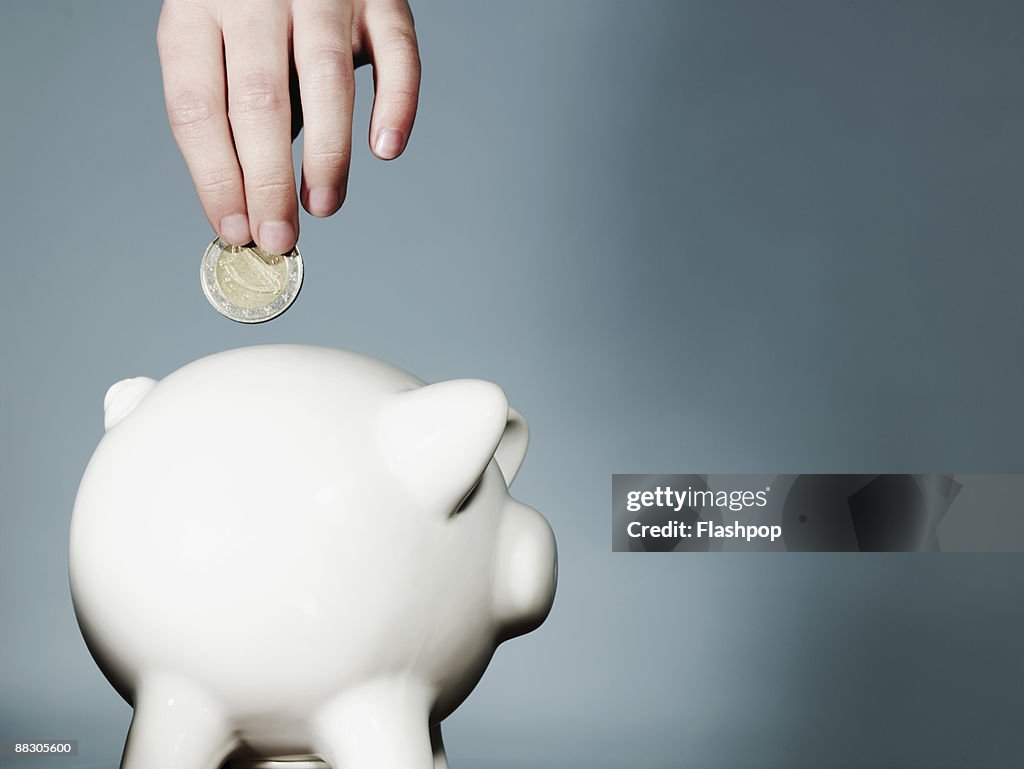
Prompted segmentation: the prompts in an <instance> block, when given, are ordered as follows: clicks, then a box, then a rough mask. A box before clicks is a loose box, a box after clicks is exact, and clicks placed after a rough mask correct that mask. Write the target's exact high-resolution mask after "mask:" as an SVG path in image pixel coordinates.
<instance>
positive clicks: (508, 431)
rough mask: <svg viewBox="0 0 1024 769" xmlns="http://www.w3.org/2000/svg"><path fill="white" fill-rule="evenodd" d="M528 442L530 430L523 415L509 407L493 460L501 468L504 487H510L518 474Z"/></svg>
mask: <svg viewBox="0 0 1024 769" xmlns="http://www.w3.org/2000/svg"><path fill="white" fill-rule="evenodd" d="M529 442H530V428H529V426H528V425H527V424H526V419H524V418H523V415H522V414H520V413H519V412H518V411H516V410H515V409H514V408H512V407H511V406H509V408H508V421H507V422H506V423H505V432H504V433H503V434H502V436H501V442H500V443H499V444H498V449H497V451H495V452H494V459H495V461H497V463H498V467H500V468H501V474H502V475H504V476H505V485H506V486H511V485H512V480H513V479H514V478H515V477H516V473H518V472H519V467H520V466H521V465H522V464H523V458H524V457H526V446H527V444H529Z"/></svg>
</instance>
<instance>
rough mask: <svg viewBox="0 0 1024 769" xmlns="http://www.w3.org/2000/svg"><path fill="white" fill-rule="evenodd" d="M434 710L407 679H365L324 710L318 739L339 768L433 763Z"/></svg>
mask: <svg viewBox="0 0 1024 769" xmlns="http://www.w3.org/2000/svg"><path fill="white" fill-rule="evenodd" d="M429 712H430V706H429V703H428V701H427V698H426V696H425V695H424V693H423V691H422V689H421V688H420V687H418V686H416V685H412V684H411V683H410V682H408V681H385V682H373V683H369V684H365V685H363V686H360V687H357V688H355V689H353V690H351V691H348V692H345V693H343V694H341V695H339V696H338V697H336V698H335V699H334V700H332V701H331V702H330V703H329V704H328V705H327V706H326V707H324V708H323V709H322V710H321V711H320V713H319V714H318V715H317V717H316V719H315V723H314V727H313V732H314V735H315V737H314V745H315V747H316V750H317V752H319V753H320V754H321V755H323V757H324V759H325V760H326V761H327V763H328V764H330V765H331V766H332V767H333V768H334V769H434V767H435V762H434V752H433V750H432V748H431V744H430V730H429V728H428V726H427V722H428V714H429Z"/></svg>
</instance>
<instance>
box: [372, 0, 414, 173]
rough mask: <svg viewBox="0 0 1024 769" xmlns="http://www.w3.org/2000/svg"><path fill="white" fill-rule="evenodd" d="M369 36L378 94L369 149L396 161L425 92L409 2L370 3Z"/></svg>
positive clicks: (389, 0) (386, 1)
mask: <svg viewBox="0 0 1024 769" xmlns="http://www.w3.org/2000/svg"><path fill="white" fill-rule="evenodd" d="M365 37H366V43H367V47H368V48H369V51H370V56H371V59H372V61H373V82H374V91H375V94H374V99H373V115H372V117H371V118H370V149H371V150H373V154H374V155H376V156H377V157H379V158H380V159H381V160H392V159H394V158H396V157H398V156H399V155H401V154H402V151H403V150H404V149H405V146H406V144H407V143H408V141H409V134H410V132H411V131H412V124H413V120H414V119H415V118H416V105H417V103H418V102H419V93H420V55H419V48H418V46H417V43H416V31H415V29H414V27H413V20H412V13H411V12H410V10H409V5H408V3H406V2H405V0H382V2H376V3H367V6H366V10H365Z"/></svg>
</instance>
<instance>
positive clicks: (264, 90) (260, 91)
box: [228, 73, 288, 115]
mask: <svg viewBox="0 0 1024 769" xmlns="http://www.w3.org/2000/svg"><path fill="white" fill-rule="evenodd" d="M228 102H229V104H228V110H229V111H230V113H231V114H235V115H247V114H253V113H257V114H259V113H267V112H279V111H281V110H283V109H285V108H286V107H288V93H287V91H286V89H285V88H284V85H283V84H281V83H278V82H277V79H276V78H273V77H271V76H270V75H268V74H266V73H254V74H251V75H246V76H245V77H243V78H242V79H241V80H240V81H239V82H238V83H237V84H235V87H234V88H231V87H230V86H229V92H228Z"/></svg>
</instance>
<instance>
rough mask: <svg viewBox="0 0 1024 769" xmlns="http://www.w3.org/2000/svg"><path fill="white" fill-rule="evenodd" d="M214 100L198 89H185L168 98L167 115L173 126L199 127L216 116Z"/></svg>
mask: <svg viewBox="0 0 1024 769" xmlns="http://www.w3.org/2000/svg"><path fill="white" fill-rule="evenodd" d="M216 114H217V110H216V107H215V106H214V100H213V99H212V98H210V97H209V96H208V95H206V94H202V93H199V92H196V91H183V92H181V93H177V94H173V95H171V96H170V97H168V99H167V117H168V119H169V120H170V123H171V127H172V128H192V129H195V128H199V127H201V126H203V125H207V124H209V122H210V121H211V120H212V119H213V118H214V117H215V116H216Z"/></svg>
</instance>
